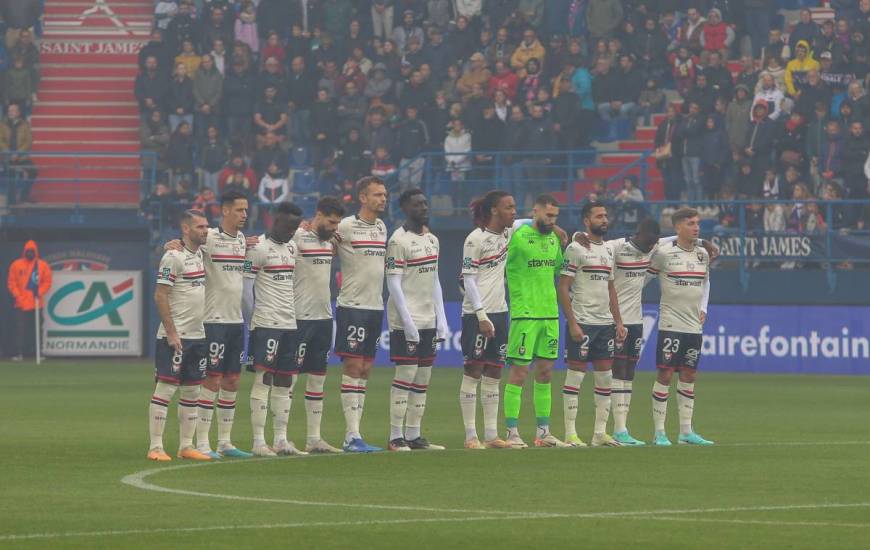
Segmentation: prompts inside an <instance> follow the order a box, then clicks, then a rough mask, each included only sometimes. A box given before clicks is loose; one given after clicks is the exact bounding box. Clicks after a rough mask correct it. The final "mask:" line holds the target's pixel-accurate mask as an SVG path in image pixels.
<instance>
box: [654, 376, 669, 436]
mask: <svg viewBox="0 0 870 550" xmlns="http://www.w3.org/2000/svg"><path fill="white" fill-rule="evenodd" d="M668 391H670V388H669V387H668V386H665V385H664V384H659V383H658V381H656V382H654V383H653V392H652V397H653V400H652V411H653V426H655V431H657V432H663V431H665V420H666V419H667V417H668Z"/></svg>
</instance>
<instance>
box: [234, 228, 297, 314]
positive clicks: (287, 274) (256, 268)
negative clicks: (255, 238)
mask: <svg viewBox="0 0 870 550" xmlns="http://www.w3.org/2000/svg"><path fill="white" fill-rule="evenodd" d="M295 269H296V244H294V243H293V241H292V240H291V241H289V242H286V243H278V242H275V241H273V240H272V239H270V238H267V237H266V235H260V242H258V243H257V244H256V246H252V247H251V248H249V249H248V252H247V254H246V255H245V277H248V278H251V279H254V292H255V302H254V315H253V317H252V318H251V329H255V328H277V329H285V330H293V329H295V328H296V313H295V311H296V308H295V303H296V300H295V298H294V297H293V272H294V270H295Z"/></svg>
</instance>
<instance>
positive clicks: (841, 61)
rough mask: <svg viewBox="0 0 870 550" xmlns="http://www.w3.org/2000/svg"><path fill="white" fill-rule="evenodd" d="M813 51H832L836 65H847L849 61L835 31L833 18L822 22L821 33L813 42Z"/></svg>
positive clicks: (832, 57)
mask: <svg viewBox="0 0 870 550" xmlns="http://www.w3.org/2000/svg"><path fill="white" fill-rule="evenodd" d="M813 51H817V52H830V54H831V59H832V60H833V62H834V65H845V64H846V63H848V61H849V60H848V58H847V56H846V52H845V49H844V48H843V44H842V42H840V41H839V40H838V39H837V35H836V33H835V32H834V22H833V21H832V20H831V19H828V20H826V21H824V22H822V28H821V34H820V35H819V36H818V38H817V41H816V42H815V43H814V44H813Z"/></svg>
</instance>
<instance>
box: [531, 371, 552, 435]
mask: <svg viewBox="0 0 870 550" xmlns="http://www.w3.org/2000/svg"><path fill="white" fill-rule="evenodd" d="M533 397H534V404H535V417H536V418H537V421H538V427H539V428H548V427H549V426H550V414H551V413H552V412H553V385H552V384H550V383H549V382H544V383H541V382H535V393H534V396H533Z"/></svg>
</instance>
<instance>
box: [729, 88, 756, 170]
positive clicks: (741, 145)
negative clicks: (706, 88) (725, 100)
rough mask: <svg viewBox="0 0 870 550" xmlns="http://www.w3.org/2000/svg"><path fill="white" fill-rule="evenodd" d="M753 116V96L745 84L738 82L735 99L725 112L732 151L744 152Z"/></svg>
mask: <svg viewBox="0 0 870 550" xmlns="http://www.w3.org/2000/svg"><path fill="white" fill-rule="evenodd" d="M751 116H752V97H751V96H750V95H749V88H747V86H746V85H745V84H738V85H737V87H736V88H735V89H734V99H733V101H731V103H729V104H728V109H727V110H726V112H725V131H726V132H727V133H728V145H729V147H730V149H731V151H732V152H738V153H741V154H742V151H743V150H744V149H745V148H746V129H747V128H748V127H749V120H750V117H751Z"/></svg>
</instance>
